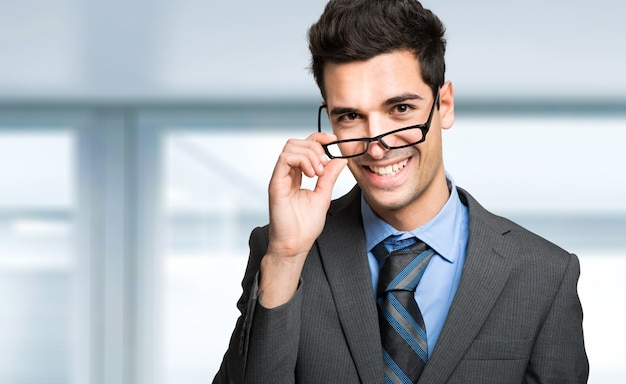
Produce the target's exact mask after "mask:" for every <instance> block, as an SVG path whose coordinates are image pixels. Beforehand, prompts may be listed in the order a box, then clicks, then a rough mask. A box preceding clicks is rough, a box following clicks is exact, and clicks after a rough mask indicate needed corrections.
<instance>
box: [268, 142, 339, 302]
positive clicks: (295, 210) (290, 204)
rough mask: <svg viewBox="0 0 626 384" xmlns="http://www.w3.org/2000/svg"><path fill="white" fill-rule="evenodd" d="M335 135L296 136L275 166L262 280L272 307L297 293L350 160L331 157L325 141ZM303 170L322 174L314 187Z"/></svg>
mask: <svg viewBox="0 0 626 384" xmlns="http://www.w3.org/2000/svg"><path fill="white" fill-rule="evenodd" d="M333 140H336V137H335V136H334V135H327V134H324V133H314V134H312V135H311V136H309V137H307V138H306V140H296V139H291V140H289V141H288V142H287V144H286V145H285V147H284V148H283V151H282V153H281V154H280V156H279V157H278V161H277V163H276V166H275V167H274V172H273V174H272V178H271V180H270V185H269V211H270V228H269V230H270V238H269V246H268V250H267V254H266V255H265V257H264V258H263V260H262V262H261V279H260V281H259V291H263V298H262V304H263V305H264V306H265V307H267V308H272V307H275V306H278V305H280V304H283V303H285V302H287V301H288V300H289V299H290V298H291V297H292V296H293V294H294V293H295V291H296V289H297V286H298V281H299V279H300V273H301V272H302V267H303V266H304V261H305V259H306V255H307V254H308V253H309V250H310V249H311V247H312V246H313V243H314V242H315V239H317V237H318V236H319V235H320V233H321V232H322V229H323V228H324V224H325V222H326V212H327V211H328V207H329V206H330V201H331V198H332V189H333V186H334V185H335V182H336V181H337V178H338V177H339V174H340V173H341V170H342V169H343V168H344V167H345V165H346V164H347V161H346V160H345V159H333V160H329V159H328V157H327V156H326V154H325V153H324V149H323V148H322V146H321V145H320V144H325V143H330V142H331V141H333ZM303 174H304V175H306V176H308V177H314V176H317V182H316V184H315V188H314V189H313V190H309V189H303V188H302V187H301V185H302V175H303Z"/></svg>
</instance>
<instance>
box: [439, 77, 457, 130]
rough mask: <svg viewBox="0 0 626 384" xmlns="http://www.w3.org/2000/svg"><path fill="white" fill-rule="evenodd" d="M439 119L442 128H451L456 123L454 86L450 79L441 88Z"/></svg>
mask: <svg viewBox="0 0 626 384" xmlns="http://www.w3.org/2000/svg"><path fill="white" fill-rule="evenodd" d="M439 120H440V121H441V128H442V129H450V128H451V127H452V124H454V87H453V86H452V83H451V82H449V81H447V82H446V83H445V84H444V85H443V86H442V87H441V88H440V89H439Z"/></svg>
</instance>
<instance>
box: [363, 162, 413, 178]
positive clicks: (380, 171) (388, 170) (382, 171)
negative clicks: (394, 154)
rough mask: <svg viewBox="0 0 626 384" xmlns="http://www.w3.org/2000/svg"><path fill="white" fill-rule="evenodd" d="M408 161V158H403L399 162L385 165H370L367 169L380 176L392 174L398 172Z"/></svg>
mask: <svg viewBox="0 0 626 384" xmlns="http://www.w3.org/2000/svg"><path fill="white" fill-rule="evenodd" d="M408 162H409V159H405V160H402V161H401V162H399V163H396V164H391V165H387V166H386V167H377V166H374V165H370V166H369V169H370V171H372V172H373V173H375V174H377V175H380V176H393V175H395V174H396V173H398V172H400V170H402V168H404V167H405V166H406V165H407V163H408Z"/></svg>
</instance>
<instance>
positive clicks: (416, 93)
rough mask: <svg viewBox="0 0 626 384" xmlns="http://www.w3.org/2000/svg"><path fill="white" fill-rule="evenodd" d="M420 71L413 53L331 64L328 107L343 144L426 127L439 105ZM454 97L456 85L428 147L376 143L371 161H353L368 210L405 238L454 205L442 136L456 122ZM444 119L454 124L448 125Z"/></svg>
mask: <svg viewBox="0 0 626 384" xmlns="http://www.w3.org/2000/svg"><path fill="white" fill-rule="evenodd" d="M419 68H420V67H419V63H418V61H417V59H416V58H415V57H414V55H413V54H411V53H410V52H408V51H396V52H393V53H388V54H383V55H379V56H376V57H374V58H372V59H370V60H368V61H359V62H351V63H346V64H333V63H330V64H326V65H325V68H324V79H325V89H326V102H327V105H328V111H329V113H330V119H331V122H332V124H333V131H334V133H335V134H336V135H337V137H338V139H339V140H343V139H353V138H362V137H374V136H378V135H381V134H384V133H386V132H389V131H392V130H394V129H399V128H404V127H407V126H411V125H416V124H423V123H425V122H426V120H427V119H428V114H429V112H430V110H431V107H432V105H433V102H434V97H433V95H432V91H431V89H430V87H429V86H428V85H426V83H424V81H423V80H422V77H421V74H420V69H419ZM452 94H453V92H452V86H451V84H449V83H447V84H446V85H444V87H442V88H441V91H440V99H441V105H442V107H441V109H437V108H436V107H435V111H434V114H433V117H432V122H431V126H430V130H429V131H428V134H427V135H426V140H425V141H424V142H422V143H420V144H417V145H414V146H410V147H407V148H401V149H394V150H387V149H385V148H384V147H383V146H382V145H381V144H380V143H378V142H372V143H371V144H370V147H369V150H368V152H367V153H365V154H364V155H362V156H358V157H353V158H350V159H349V160H348V167H349V168H350V171H351V172H352V174H353V175H354V177H355V179H356V181H357V183H358V184H359V186H360V187H361V189H362V191H363V193H364V196H365V199H366V200H367V202H368V203H369V204H370V206H371V207H372V208H373V209H374V211H375V212H376V213H377V214H378V215H379V216H381V217H382V218H383V219H384V220H386V221H387V222H389V223H390V224H392V225H394V226H395V227H396V228H397V229H399V230H409V229H413V228H415V227H417V226H419V225H421V224H423V222H422V221H424V220H426V221H427V220H430V218H432V217H433V216H434V215H435V214H436V213H437V212H438V211H439V210H440V209H441V207H442V206H443V204H445V201H446V200H447V198H448V195H449V193H448V189H447V185H446V181H445V173H444V168H443V160H442V148H441V128H442V121H444V124H443V125H444V128H448V127H449V126H451V125H452V122H453V120H454V115H453V112H452V111H453V107H452V105H453V101H452V97H453V95H452ZM443 113H446V114H447V115H448V116H446V117H445V118H443V120H442V114H443ZM450 115H451V117H450ZM401 139H403V138H401ZM410 142H412V137H410V131H407V137H406V143H410ZM401 144H402V143H401V142H399V143H394V144H392V145H401ZM426 216H429V217H426ZM403 227H405V228H403Z"/></svg>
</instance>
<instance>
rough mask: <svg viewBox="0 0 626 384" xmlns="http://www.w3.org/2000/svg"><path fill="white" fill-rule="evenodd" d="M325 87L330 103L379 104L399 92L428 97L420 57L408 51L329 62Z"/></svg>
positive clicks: (331, 104) (327, 100)
mask: <svg viewBox="0 0 626 384" xmlns="http://www.w3.org/2000/svg"><path fill="white" fill-rule="evenodd" d="M324 87H325V90H326V102H327V103H328V105H329V106H333V105H345V106H354V107H356V104H363V105H376V104H380V103H382V102H383V101H384V100H387V99H389V98H392V97H395V96H397V95H400V94H406V93H415V94H421V95H423V96H425V95H426V94H427V92H428V88H429V87H428V86H427V85H426V83H425V82H424V81H423V79H422V75H421V70H420V65H419V62H418V60H417V58H416V57H415V56H414V55H413V54H412V53H411V52H409V51H395V52H391V53H385V54H381V55H378V56H374V57H373V58H371V59H369V60H366V61H355V62H349V63H327V64H326V65H325V66H324Z"/></svg>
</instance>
